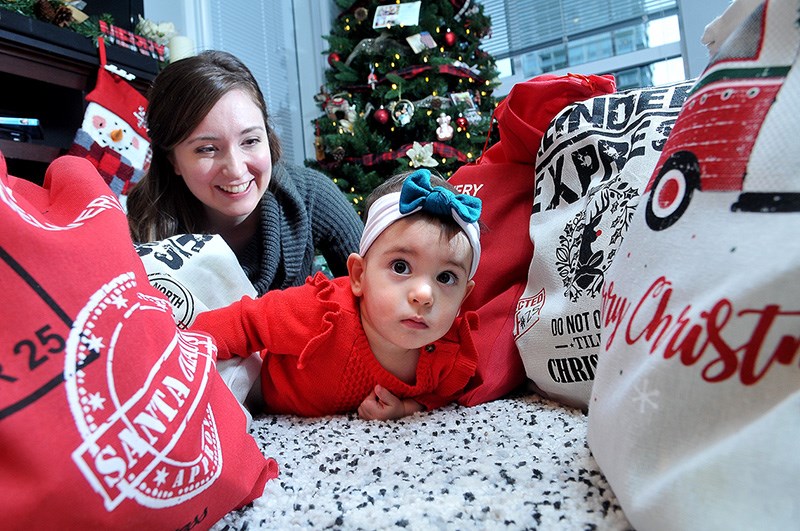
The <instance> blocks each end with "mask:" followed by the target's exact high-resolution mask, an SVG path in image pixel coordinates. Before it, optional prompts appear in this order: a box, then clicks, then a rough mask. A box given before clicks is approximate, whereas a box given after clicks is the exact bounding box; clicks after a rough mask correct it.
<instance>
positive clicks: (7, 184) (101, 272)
mask: <svg viewBox="0 0 800 531" xmlns="http://www.w3.org/2000/svg"><path fill="white" fill-rule="evenodd" d="M0 224H1V225H2V227H3V230H2V231H0V294H2V299H3V302H2V304H1V305H0V319H1V320H2V323H3V326H2V329H0V338H2V344H3V345H4V348H3V351H2V353H0V388H1V389H2V392H0V441H2V452H0V513H2V515H3V526H4V528H6V529H34V528H35V529H56V528H57V529H180V528H193V527H196V528H198V529H203V528H208V527H210V526H211V525H212V524H213V523H214V522H216V521H217V520H219V519H220V518H221V517H222V516H224V515H225V514H226V513H228V512H229V511H231V510H232V509H235V508H237V507H239V506H242V505H244V504H246V503H249V502H250V501H252V500H253V499H254V498H256V497H257V496H260V495H261V493H262V492H263V489H264V484H265V482H266V481H267V480H268V479H270V478H273V477H275V476H276V475H277V465H276V464H275V462H274V460H271V459H265V458H264V456H263V455H262V454H261V452H260V450H259V448H258V446H257V444H256V442H255V441H254V440H253V438H252V437H251V436H250V435H249V434H248V433H247V431H246V429H245V416H244V414H243V413H242V410H241V408H240V407H239V404H238V403H237V401H236V399H235V398H234V397H233V395H231V393H230V391H229V390H228V388H227V387H226V386H225V384H224V383H223V382H222V380H221V379H220V377H219V375H218V374H217V371H216V366H215V361H216V359H215V358H216V348H215V347H214V345H213V342H212V340H211V338H210V337H208V336H204V335H202V334H197V333H188V332H185V331H182V330H179V329H178V328H177V327H176V326H175V322H174V320H173V316H172V311H171V307H170V304H169V301H168V300H167V299H166V298H165V297H164V295H162V294H161V292H159V291H158V290H156V289H155V288H153V287H152V286H151V285H150V283H149V282H148V281H147V275H146V274H145V271H144V267H143V265H142V262H141V260H140V259H139V257H138V256H137V254H136V251H135V250H134V247H133V243H132V242H131V240H130V237H129V236H128V224H127V220H126V218H125V214H124V213H123V212H122V209H121V207H120V204H119V202H118V201H117V199H116V198H115V197H114V195H113V193H112V192H111V191H110V190H109V189H108V186H107V185H106V184H105V183H104V181H103V179H102V178H101V177H100V175H99V174H98V173H97V171H96V170H95V168H94V167H93V166H92V165H91V163H89V162H88V161H86V160H84V159H80V158H77V157H62V158H59V159H57V160H56V161H54V162H53V163H52V164H51V165H50V167H49V168H48V171H47V174H46V175H45V180H44V186H43V187H39V186H37V185H35V184H33V183H31V182H28V181H25V180H22V179H16V178H14V177H11V176H9V175H8V174H7V171H6V164H5V160H4V159H3V158H2V156H0Z"/></svg>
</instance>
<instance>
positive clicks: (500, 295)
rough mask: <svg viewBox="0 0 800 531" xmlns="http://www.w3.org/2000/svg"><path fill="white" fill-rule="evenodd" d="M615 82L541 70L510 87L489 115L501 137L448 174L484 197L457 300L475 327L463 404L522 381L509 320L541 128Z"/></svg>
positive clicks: (520, 277) (520, 278)
mask: <svg viewBox="0 0 800 531" xmlns="http://www.w3.org/2000/svg"><path fill="white" fill-rule="evenodd" d="M615 88H616V84H615V82H614V79H613V77H611V76H594V75H592V76H579V75H573V74H569V75H566V76H556V75H552V74H545V75H542V76H538V77H535V78H533V79H531V80H529V81H525V82H523V83H518V84H516V85H514V87H513V88H512V89H511V92H510V93H509V95H508V96H507V97H506V98H505V99H504V100H503V101H502V102H501V103H500V105H499V106H498V107H497V109H496V110H495V113H494V116H495V118H496V119H497V126H498V128H499V129H500V142H498V143H497V144H495V145H494V146H492V147H491V148H490V149H488V150H487V151H486V153H484V155H483V156H482V157H481V158H480V160H479V161H478V162H477V163H475V164H471V165H468V166H462V167H461V168H459V169H458V170H457V171H456V172H455V173H454V174H453V176H452V177H451V178H450V179H449V182H450V183H451V184H453V185H454V186H455V187H456V188H457V189H458V190H459V191H460V192H461V193H465V194H470V195H474V196H477V197H479V198H480V199H481V200H482V201H483V209H482V212H481V224H482V225H483V230H482V231H481V248H482V249H481V263H480V266H478V271H477V273H476V274H475V279H474V280H475V288H474V290H473V291H472V293H471V294H470V296H469V297H468V298H467V300H466V301H465V302H464V305H463V306H462V311H475V312H477V313H478V315H479V316H480V329H479V330H478V331H477V332H475V333H474V341H475V346H476V347H477V349H478V370H477V374H476V376H475V377H474V378H473V380H472V381H471V382H470V384H469V385H468V387H467V391H466V393H465V394H464V395H463V396H462V397H461V399H460V403H461V404H463V405H468V406H471V405H476V404H481V403H484V402H488V401H490V400H494V399H496V398H500V397H502V396H503V395H505V394H507V393H509V392H510V391H513V390H514V389H515V388H516V387H518V386H520V385H521V384H522V383H524V382H525V380H526V375H525V367H524V366H523V364H522V360H521V358H520V355H519V351H518V350H517V346H516V344H515V342H514V326H515V322H516V320H515V312H516V305H517V301H518V300H519V298H520V295H522V292H523V291H524V289H525V285H526V282H527V278H528V266H529V264H530V262H531V258H532V255H533V245H532V243H531V239H530V237H529V235H528V227H529V224H530V216H531V209H532V207H533V196H534V185H535V169H536V168H535V162H536V154H537V152H538V150H539V145H540V143H541V139H542V136H543V135H544V131H545V130H546V129H547V127H548V125H549V124H550V121H551V120H552V119H553V117H555V115H556V114H558V113H559V111H561V110H562V109H563V108H564V107H566V106H567V105H568V104H570V103H573V102H576V101H581V100H584V99H588V98H591V97H592V96H596V95H598V94H607V93H611V92H614V89H615Z"/></svg>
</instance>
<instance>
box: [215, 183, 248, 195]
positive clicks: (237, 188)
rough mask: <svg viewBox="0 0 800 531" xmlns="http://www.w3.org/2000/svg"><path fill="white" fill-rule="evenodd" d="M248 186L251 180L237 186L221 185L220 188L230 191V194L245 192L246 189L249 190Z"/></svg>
mask: <svg viewBox="0 0 800 531" xmlns="http://www.w3.org/2000/svg"><path fill="white" fill-rule="evenodd" d="M248 186H250V183H249V182H246V183H243V184H237V185H235V186H224V185H220V186H219V187H220V189H222V190H223V191H225V192H228V193H229V194H240V193H242V192H244V191H245V190H247V187H248Z"/></svg>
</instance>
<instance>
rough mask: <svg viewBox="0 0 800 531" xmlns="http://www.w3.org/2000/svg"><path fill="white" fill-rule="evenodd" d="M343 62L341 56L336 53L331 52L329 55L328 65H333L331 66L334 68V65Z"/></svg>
mask: <svg viewBox="0 0 800 531" xmlns="http://www.w3.org/2000/svg"><path fill="white" fill-rule="evenodd" d="M341 60H342V58H341V57H339V54H338V53H336V52H331V53H329V54H328V64H329V65H331V66H333V63H338V62H340V61H341Z"/></svg>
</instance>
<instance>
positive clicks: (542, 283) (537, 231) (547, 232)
mask: <svg viewBox="0 0 800 531" xmlns="http://www.w3.org/2000/svg"><path fill="white" fill-rule="evenodd" d="M690 88H691V83H687V82H684V83H679V84H675V85H670V86H662V87H655V88H647V89H640V90H630V91H624V92H618V93H614V94H611V95H606V96H597V97H595V98H591V99H589V100H586V101H584V102H580V103H576V104H573V105H570V106H567V107H566V108H565V109H564V110H563V111H562V112H561V113H560V114H559V115H558V116H556V118H555V119H554V120H553V121H552V122H551V123H550V126H549V128H548V129H547V131H546V133H545V135H544V137H543V139H542V144H541V148H540V149H539V153H538V155H537V159H536V192H535V197H534V205H533V214H532V215H531V217H530V238H531V241H532V242H533V246H534V253H533V259H532V260H531V263H530V268H529V270H528V282H527V286H526V288H525V292H524V293H523V295H522V297H521V298H520V300H519V302H518V305H517V311H516V328H515V330H514V335H515V339H516V343H517V347H518V348H519V351H520V355H521V356H522V361H523V364H524V366H525V372H526V374H527V376H528V378H529V379H530V380H531V381H532V383H533V385H534V387H535V388H536V390H537V391H538V392H540V393H541V394H544V395H546V396H548V397H549V398H551V399H554V400H557V401H559V402H562V403H564V404H567V405H571V406H576V407H583V408H585V407H586V404H587V403H588V400H589V393H590V392H591V388H592V382H593V380H594V375H595V373H594V371H595V366H596V365H597V358H598V354H599V349H600V290H601V289H602V287H603V281H604V278H605V272H606V269H607V268H608V266H609V265H610V264H611V262H612V260H613V259H614V257H615V256H616V253H617V248H618V247H619V245H620V243H621V242H622V239H623V238H624V237H625V234H626V232H627V230H628V225H629V223H630V219H631V216H632V215H633V212H634V210H635V208H636V205H637V204H638V202H639V197H640V194H641V191H642V189H643V187H644V185H645V184H647V179H648V178H649V177H650V174H651V173H652V171H653V168H654V167H655V164H656V161H657V160H658V157H659V154H660V153H661V149H662V147H663V146H664V142H665V140H666V138H667V136H668V135H669V133H670V130H671V128H672V125H673V124H674V122H675V118H676V117H677V115H678V111H679V110H680V106H681V104H682V103H683V101H684V99H685V98H686V94H687V92H688V91H689V89H690Z"/></svg>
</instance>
